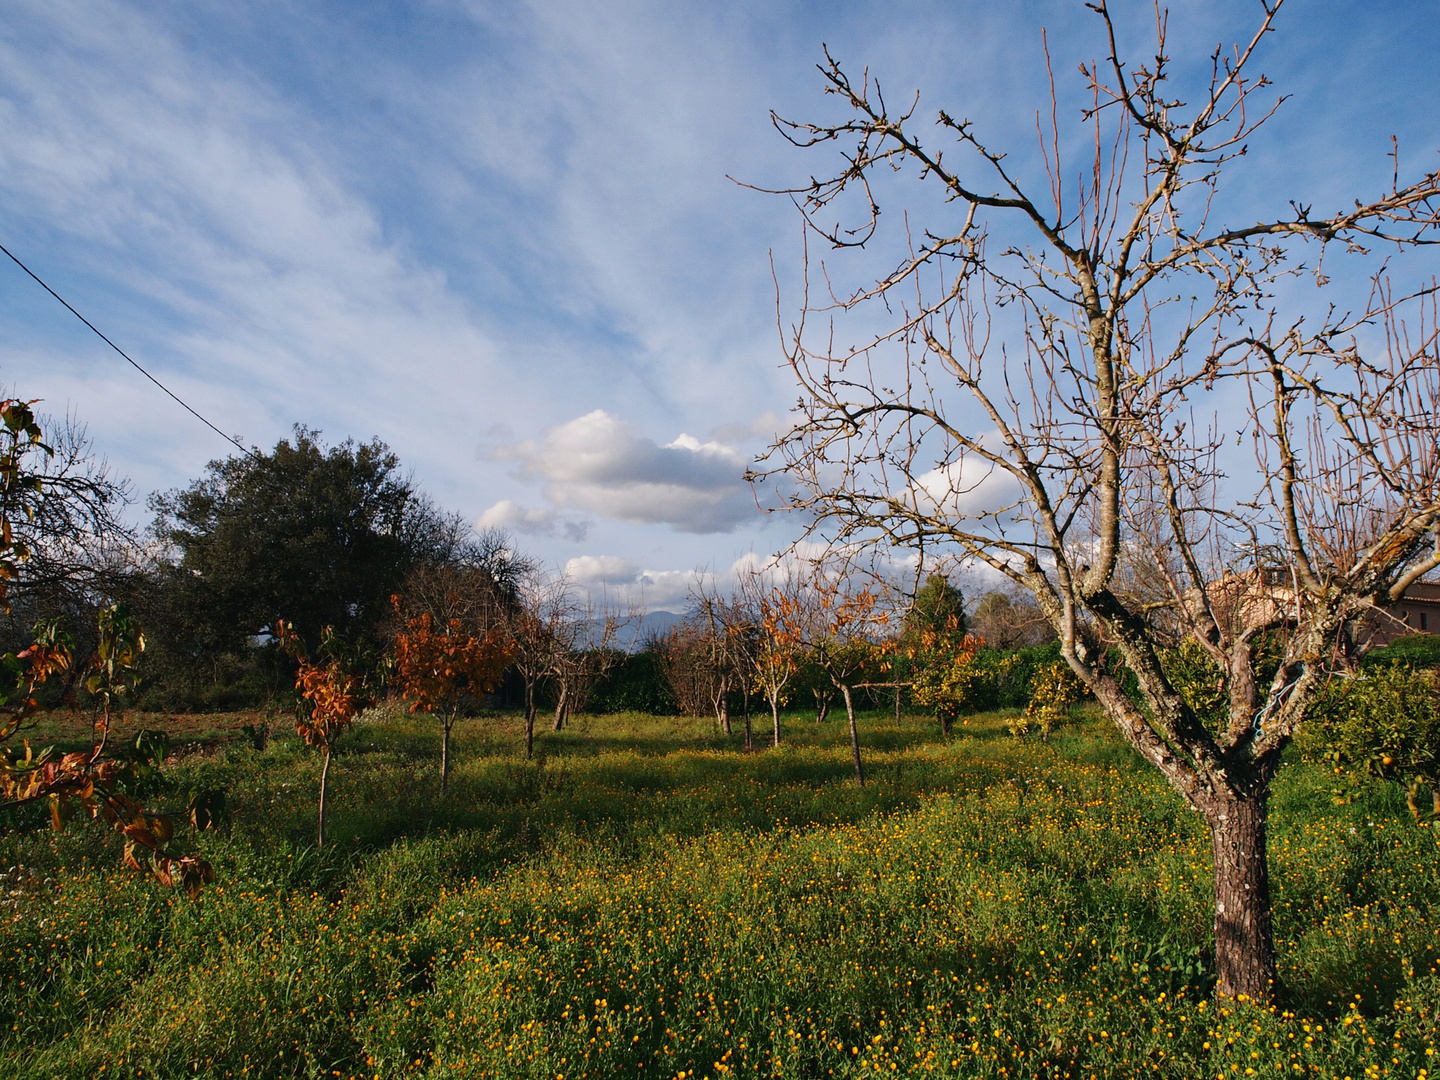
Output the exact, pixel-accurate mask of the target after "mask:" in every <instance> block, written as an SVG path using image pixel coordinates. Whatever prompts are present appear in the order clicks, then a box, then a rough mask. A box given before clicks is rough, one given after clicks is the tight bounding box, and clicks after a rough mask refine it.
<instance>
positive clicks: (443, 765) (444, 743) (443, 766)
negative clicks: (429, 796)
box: [440, 711, 455, 799]
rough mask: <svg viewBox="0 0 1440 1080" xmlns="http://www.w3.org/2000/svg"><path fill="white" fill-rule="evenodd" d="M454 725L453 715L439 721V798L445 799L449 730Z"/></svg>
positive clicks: (448, 776) (448, 765)
mask: <svg viewBox="0 0 1440 1080" xmlns="http://www.w3.org/2000/svg"><path fill="white" fill-rule="evenodd" d="M454 725H455V713H454V712H453V711H452V712H451V713H450V715H449V716H448V717H444V718H442V719H441V721H440V797H441V798H442V799H443V798H444V797H445V788H446V786H447V785H448V784H449V783H450V729H451V728H452V727H454Z"/></svg>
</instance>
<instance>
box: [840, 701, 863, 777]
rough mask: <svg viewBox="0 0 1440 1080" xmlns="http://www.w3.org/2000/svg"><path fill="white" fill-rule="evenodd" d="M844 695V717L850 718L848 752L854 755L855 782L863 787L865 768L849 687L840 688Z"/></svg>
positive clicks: (853, 703)
mask: <svg viewBox="0 0 1440 1080" xmlns="http://www.w3.org/2000/svg"><path fill="white" fill-rule="evenodd" d="M840 693H842V694H844V695H845V715H846V716H848V717H849V718H850V750H851V751H852V752H853V753H854V755H855V782H856V783H857V784H859V785H860V786H861V787H864V786H865V766H864V765H863V764H862V763H861V761H860V729H859V728H857V727H856V726H855V702H854V701H853V700H852V699H851V697H850V687H848V686H842V687H840Z"/></svg>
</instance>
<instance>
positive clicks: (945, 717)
mask: <svg viewBox="0 0 1440 1080" xmlns="http://www.w3.org/2000/svg"><path fill="white" fill-rule="evenodd" d="M935 715H936V716H938V717H939V718H940V734H942V735H949V734H950V725H951V724H953V723H954V722H955V714H954V713H952V712H951V711H950V710H949V709H947V708H945V706H943V705H942V706H940V708H938V709H936V710H935Z"/></svg>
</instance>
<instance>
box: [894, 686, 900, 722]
mask: <svg viewBox="0 0 1440 1080" xmlns="http://www.w3.org/2000/svg"><path fill="white" fill-rule="evenodd" d="M895 725H896V726H897V727H898V726H899V725H900V688H899V687H898V686H897V687H895Z"/></svg>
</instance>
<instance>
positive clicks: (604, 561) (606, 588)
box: [564, 555, 695, 611]
mask: <svg viewBox="0 0 1440 1080" xmlns="http://www.w3.org/2000/svg"><path fill="white" fill-rule="evenodd" d="M564 569H565V575H566V576H567V577H568V578H569V579H570V580H571V581H573V582H574V583H575V584H576V585H578V586H579V587H580V588H582V589H584V590H585V591H586V592H588V593H590V594H591V595H592V596H594V595H595V594H596V593H603V594H604V595H605V596H606V597H607V598H608V599H609V600H610V601H612V602H614V603H620V604H631V603H633V604H635V605H637V606H639V607H641V608H643V609H645V610H646V611H674V610H682V609H683V608H684V607H685V606H686V601H687V600H688V598H689V596H690V587H691V585H692V584H694V581H695V574H694V572H693V571H689V570H642V569H641V568H640V564H639V563H637V562H634V561H633V560H631V559H625V558H621V557H620V556H618V555H580V556H577V557H576V558H573V559H570V560H568V561H567V562H566V563H565V567H564Z"/></svg>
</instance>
